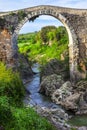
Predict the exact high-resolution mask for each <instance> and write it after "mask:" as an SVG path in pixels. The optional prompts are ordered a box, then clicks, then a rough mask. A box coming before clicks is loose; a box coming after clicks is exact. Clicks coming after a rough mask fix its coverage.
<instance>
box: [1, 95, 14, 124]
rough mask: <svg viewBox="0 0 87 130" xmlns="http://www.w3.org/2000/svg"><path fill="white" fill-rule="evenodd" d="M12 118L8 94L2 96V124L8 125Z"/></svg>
mask: <svg viewBox="0 0 87 130" xmlns="http://www.w3.org/2000/svg"><path fill="white" fill-rule="evenodd" d="M11 119H12V113H11V108H10V104H9V99H8V98H7V97H6V96H0V124H2V125H6V124H8V122H9V121H10V120H11Z"/></svg>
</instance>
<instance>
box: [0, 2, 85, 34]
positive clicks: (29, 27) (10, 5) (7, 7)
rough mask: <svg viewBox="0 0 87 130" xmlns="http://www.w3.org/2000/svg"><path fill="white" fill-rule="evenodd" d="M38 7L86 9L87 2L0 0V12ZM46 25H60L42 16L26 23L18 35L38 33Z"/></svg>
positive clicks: (56, 21)
mask: <svg viewBox="0 0 87 130" xmlns="http://www.w3.org/2000/svg"><path fill="white" fill-rule="evenodd" d="M38 5H54V6H61V7H70V8H81V9H87V0H0V12H2V11H3V12H4V11H11V10H18V9H23V8H28V7H33V6H38ZM48 25H54V26H60V25H62V23H61V22H60V21H58V20H57V19H55V18H54V17H52V16H45V15H42V16H40V17H39V18H37V19H36V20H35V21H34V22H27V23H26V24H25V25H24V26H23V27H22V29H21V30H20V33H28V32H34V31H38V30H40V29H41V28H42V27H44V26H48Z"/></svg>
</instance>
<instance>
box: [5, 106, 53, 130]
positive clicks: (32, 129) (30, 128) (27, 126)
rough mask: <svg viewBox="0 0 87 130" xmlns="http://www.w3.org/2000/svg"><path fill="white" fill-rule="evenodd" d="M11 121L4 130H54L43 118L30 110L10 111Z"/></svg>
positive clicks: (18, 109)
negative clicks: (11, 114)
mask: <svg viewBox="0 0 87 130" xmlns="http://www.w3.org/2000/svg"><path fill="white" fill-rule="evenodd" d="M12 113H13V120H11V121H10V122H9V124H8V125H7V126H6V130H55V128H54V127H53V126H52V125H51V124H50V123H49V122H48V121H47V120H46V119H44V118H42V117H40V116H39V115H38V114H37V113H36V112H35V111H34V110H33V109H32V108H16V109H13V110H12Z"/></svg>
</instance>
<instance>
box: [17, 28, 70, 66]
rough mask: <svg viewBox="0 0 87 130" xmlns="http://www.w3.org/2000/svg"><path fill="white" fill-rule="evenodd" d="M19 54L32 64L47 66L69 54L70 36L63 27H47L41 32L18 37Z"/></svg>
mask: <svg viewBox="0 0 87 130" xmlns="http://www.w3.org/2000/svg"><path fill="white" fill-rule="evenodd" d="M18 47H19V52H20V53H22V54H24V55H27V56H28V58H29V60H30V61H32V62H39V63H40V64H45V63H46V62H48V61H50V60H51V59H55V58H56V59H59V60H60V59H61V54H62V53H64V52H65V51H66V52H68V34H67V32H66V29H65V28H64V27H62V26H60V27H58V28H57V27H55V26H46V27H43V28H42V29H41V30H40V31H39V32H34V33H28V34H21V35H19V37H18Z"/></svg>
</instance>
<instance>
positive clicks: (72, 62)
mask: <svg viewBox="0 0 87 130" xmlns="http://www.w3.org/2000/svg"><path fill="white" fill-rule="evenodd" d="M41 15H49V16H52V17H54V18H56V19H57V20H59V21H61V23H63V25H64V27H65V28H66V30H67V33H68V36H69V66H70V78H71V80H76V78H77V77H78V76H77V73H78V70H77V64H78V58H77V55H78V54H79V50H78V49H77V48H78V41H77V37H76V35H75V33H74V30H73V28H72V26H71V25H70V22H69V21H68V20H67V18H65V17H64V16H63V15H62V14H60V13H58V14H57V13H55V12H54V11H48V10H46V11H43V10H42V11H41V10H40V11H37V12H32V14H28V16H27V17H25V18H24V19H23V20H22V21H21V22H20V23H19V24H18V26H17V28H16V29H15V31H14V34H13V37H15V36H16V39H17V37H18V34H19V31H20V29H21V28H22V26H23V25H24V24H25V23H26V22H27V21H29V20H31V19H35V18H37V17H38V16H41ZM74 47H76V49H75V48H74ZM75 54H76V55H75ZM74 57H76V58H75V59H74ZM76 76H77V77H76Z"/></svg>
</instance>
